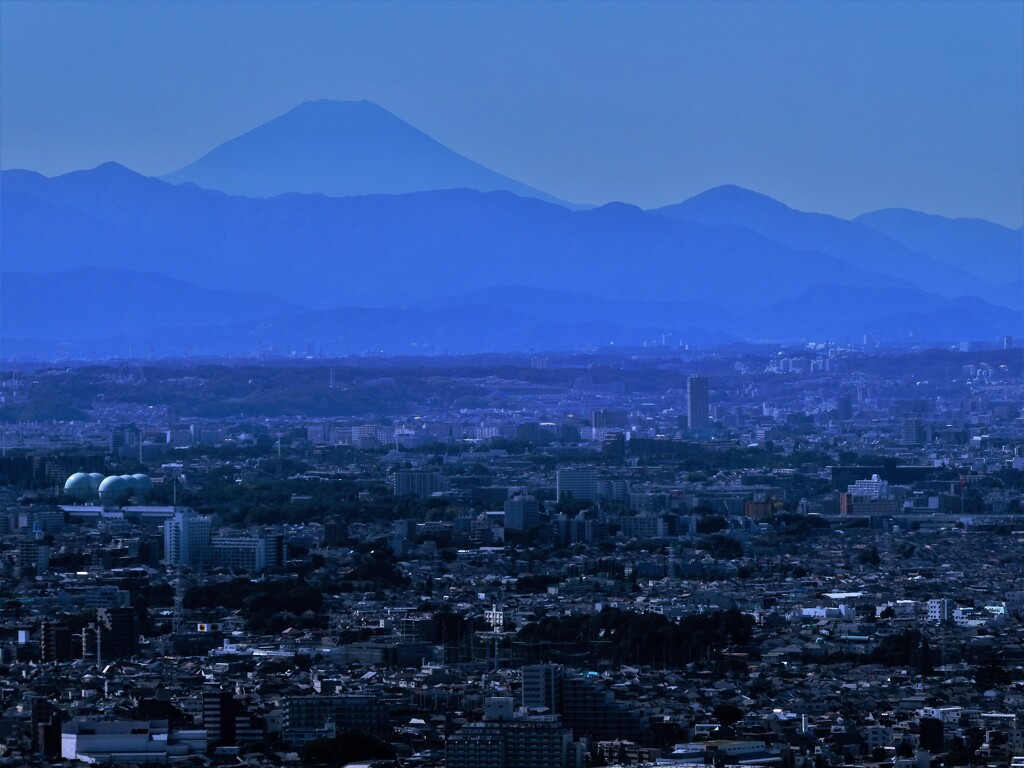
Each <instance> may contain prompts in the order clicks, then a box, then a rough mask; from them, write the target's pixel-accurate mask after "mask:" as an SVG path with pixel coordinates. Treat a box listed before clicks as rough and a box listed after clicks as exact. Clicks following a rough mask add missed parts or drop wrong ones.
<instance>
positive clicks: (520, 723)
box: [444, 698, 583, 768]
mask: <svg viewBox="0 0 1024 768" xmlns="http://www.w3.org/2000/svg"><path fill="white" fill-rule="evenodd" d="M444 756H445V766H446V768H521V767H522V766H529V767H530V768H582V766H583V748H582V746H581V745H580V744H578V743H576V742H574V741H573V740H572V733H571V732H570V731H569V730H568V729H567V728H565V727H564V726H563V725H562V723H561V721H560V719H559V717H558V715H534V716H529V715H527V716H519V717H516V716H514V714H513V711H512V699H510V698H492V699H487V700H485V702H484V719H483V720H481V721H480V722H476V723H467V724H466V725H464V726H463V727H462V728H460V729H459V730H458V731H457V732H456V733H455V734H454V735H452V736H451V737H450V738H449V739H448V741H447V743H446V744H445V748H444Z"/></svg>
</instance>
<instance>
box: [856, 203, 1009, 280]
mask: <svg viewBox="0 0 1024 768" xmlns="http://www.w3.org/2000/svg"><path fill="white" fill-rule="evenodd" d="M854 221H856V222H857V223H859V224H863V225H865V226H867V227H870V228H871V229H873V230H875V231H876V232H880V233H881V234H883V235H885V236H886V237H890V238H892V239H893V240H896V241H898V242H900V243H902V244H903V245H905V246H907V247H908V248H911V249H913V250H915V251H920V252H922V253H927V254H930V255H931V256H934V257H935V258H936V259H938V260H939V261H942V262H944V263H946V264H950V265H952V266H955V267H959V268H960V269H963V270H966V271H968V272H972V273H973V274H976V275H979V276H981V277H984V278H987V279H988V280H990V281H992V282H994V283H1019V282H1020V281H1021V280H1022V279H1024V230H1021V229H1009V228H1008V227H1001V226H999V225H998V224H993V223H992V222H991V221H985V220H983V219H947V218H945V217H943V216H932V215H930V214H927V213H920V212H919V211H909V210H907V209H905V208H884V209H882V210H880V211H872V212H871V213H865V214H863V215H862V216H858V217H857V218H856V219H854Z"/></svg>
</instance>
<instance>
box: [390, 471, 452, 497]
mask: <svg viewBox="0 0 1024 768" xmlns="http://www.w3.org/2000/svg"><path fill="white" fill-rule="evenodd" d="M447 488H448V486H447V484H446V483H445V481H444V477H442V475H441V473H440V472H434V471H430V470H406V471H399V472H395V496H419V497H420V498H421V499H425V498H428V497H429V496H431V495H432V494H435V493H438V492H440V491H444V490H447Z"/></svg>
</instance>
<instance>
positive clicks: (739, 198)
mask: <svg viewBox="0 0 1024 768" xmlns="http://www.w3.org/2000/svg"><path fill="white" fill-rule="evenodd" d="M656 212H657V213H660V214H661V215H663V216H668V217H670V218H672V219H675V220H677V221H691V222H698V223H701V224H722V225H731V226H740V227H744V228H745V229H748V230H751V231H753V232H757V233H758V234H760V235H762V236H764V237H766V238H768V239H769V240H773V241H775V242H778V243H783V244H785V245H788V246H790V247H792V248H797V249H802V250H810V251H817V252H820V253H827V254H829V255H831V256H835V257H837V258H839V259H843V260H844V261H847V262H850V263H854V264H857V265H859V266H860V267H861V268H863V269H866V270H868V271H871V272H880V273H884V274H888V275H892V276H893V277H897V278H901V279H903V280H907V281H908V282H910V283H913V284H915V285H917V286H919V287H921V288H923V289H925V290H927V291H931V292H933V293H937V294H939V295H941V296H956V295H961V294H970V295H974V296H983V297H985V298H994V297H995V296H996V295H997V294H998V292H999V287H1000V285H1001V284H1003V283H1005V282H1009V281H1008V280H1004V279H1002V278H1001V276H999V277H996V276H995V275H992V274H991V273H989V272H988V271H986V270H984V269H978V270H974V271H972V270H969V269H967V268H965V265H964V264H963V261H962V260H961V261H960V262H957V261H954V260H951V259H938V258H936V257H934V256H932V255H931V254H930V253H929V252H928V251H921V250H918V249H916V248H912V247H908V245H906V244H904V243H903V242H900V241H897V240H895V239H893V238H891V237H888V236H886V235H885V234H882V233H880V232H878V231H876V230H875V229H873V228H871V227H870V226H867V225H866V224H864V223H861V222H860V221H859V220H858V221H847V220H845V219H840V218H838V217H836V216H829V215H827V214H822V213H805V212H803V211H797V210H795V209H793V208H790V207H789V206H786V205H784V204H783V203H780V202H779V201H777V200H773V199H772V198H770V197H767V196H765V195H761V194H758V193H756V192H751V191H750V190H747V189H742V188H740V187H735V186H722V187H716V188H714V189H710V190H708V191H707V192H703V193H701V194H699V195H697V196H695V197H692V198H690V199H689V200H686V201H685V202H682V203H678V204H676V205H670V206H666V207H664V208H659V209H657V211H656ZM992 226H995V225H992Z"/></svg>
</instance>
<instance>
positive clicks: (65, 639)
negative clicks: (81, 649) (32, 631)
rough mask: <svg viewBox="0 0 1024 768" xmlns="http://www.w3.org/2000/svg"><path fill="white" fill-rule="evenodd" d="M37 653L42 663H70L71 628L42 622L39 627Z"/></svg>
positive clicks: (65, 625)
mask: <svg viewBox="0 0 1024 768" xmlns="http://www.w3.org/2000/svg"><path fill="white" fill-rule="evenodd" d="M39 651H40V655H41V658H42V660H43V661H44V662H49V661H71V659H73V658H74V651H73V650H72V645H71V627H69V626H68V625H67V624H62V623H58V622H56V621H44V622H43V623H42V625H41V626H40V638H39Z"/></svg>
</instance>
